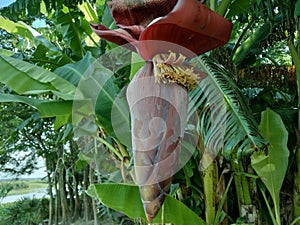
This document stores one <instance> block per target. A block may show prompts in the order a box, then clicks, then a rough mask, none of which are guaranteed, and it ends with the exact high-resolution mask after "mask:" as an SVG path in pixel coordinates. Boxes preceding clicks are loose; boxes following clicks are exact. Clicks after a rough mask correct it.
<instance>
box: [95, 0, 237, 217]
mask: <svg viewBox="0 0 300 225" xmlns="http://www.w3.org/2000/svg"><path fill="white" fill-rule="evenodd" d="M175 3H176V5H175ZM108 4H109V7H110V9H111V12H112V15H113V17H114V19H115V22H116V24H117V25H118V27H119V28H118V29H116V30H109V29H108V28H106V27H105V26H103V25H95V24H93V25H91V27H92V29H93V30H94V32H96V33H97V34H98V35H99V36H100V37H102V38H103V39H106V40H108V41H110V42H113V43H116V44H118V45H124V44H127V45H126V47H127V48H129V49H131V50H133V51H137V52H138V53H139V54H140V55H141V56H142V57H143V58H144V59H145V60H146V61H147V63H146V65H145V66H143V67H142V68H141V69H140V70H139V72H138V73H137V74H136V76H135V77H134V78H133V80H132V81H131V82H130V84H129V86H128V89H127V100H128V104H129V107H130V113H131V129H132V131H131V132H132V149H133V156H134V163H135V173H136V182H137V184H138V185H139V188H140V194H141V199H142V202H143V205H144V210H145V213H146V216H147V219H148V220H149V221H152V219H153V218H154V217H155V216H156V214H157V213H158V211H159V209H160V207H161V206H162V204H163V201H164V198H165V194H166V193H168V191H169V187H170V185H171V182H172V176H173V175H174V173H175V172H176V170H177V169H178V155H179V151H180V145H181V142H182V139H183V134H184V129H185V123H186V120H187V105H188V97H187V96H188V95H187V91H188V90H191V89H193V88H195V87H196V86H197V84H198V83H199V82H200V80H201V79H203V78H204V77H205V76H206V75H205V74H204V73H202V72H201V71H197V70H196V69H195V68H194V67H193V65H190V64H189V63H188V62H187V61H186V58H191V57H194V56H196V55H199V54H202V53H204V52H207V51H209V50H211V49H214V48H216V47H218V46H221V45H223V44H225V43H226V42H228V40H229V37H230V33H231V29H232V24H231V23H230V22H229V21H227V20H225V19H224V18H223V17H221V16H220V15H218V14H217V13H215V12H213V11H211V10H210V9H209V8H207V7H205V6H204V5H202V4H201V3H200V2H199V1H197V0H179V1H175V0H171V1H170V0H163V1H162V0H160V1H159V0H148V1H136V0H122V1H121V0H119V1H116V0H113V1H110V2H109V3H108ZM174 5H175V6H174ZM158 17H159V18H158ZM153 19H155V20H154V21H152V20H153ZM150 21H152V22H151V23H150ZM149 23H150V24H149Z"/></svg>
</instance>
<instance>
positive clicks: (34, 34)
mask: <svg viewBox="0 0 300 225" xmlns="http://www.w3.org/2000/svg"><path fill="white" fill-rule="evenodd" d="M0 27H1V28H2V29H4V30H6V31H7V32H8V33H10V34H15V35H20V36H22V37H24V38H26V39H28V40H30V41H31V42H32V43H34V44H35V45H38V44H43V45H44V46H45V47H46V48H47V49H49V50H50V52H51V53H55V54H56V55H58V54H61V51H60V50H59V49H58V48H57V47H56V46H55V45H54V44H52V43H51V42H50V41H49V40H47V39H46V38H45V37H43V36H42V35H41V34H40V33H39V32H38V31H36V30H35V29H33V28H32V27H30V26H29V25H27V24H25V23H24V22H13V21H11V20H9V19H6V18H3V17H0Z"/></svg>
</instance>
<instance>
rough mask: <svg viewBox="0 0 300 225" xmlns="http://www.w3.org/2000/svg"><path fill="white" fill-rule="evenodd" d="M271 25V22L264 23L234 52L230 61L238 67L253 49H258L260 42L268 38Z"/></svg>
mask: <svg viewBox="0 0 300 225" xmlns="http://www.w3.org/2000/svg"><path fill="white" fill-rule="evenodd" d="M272 29H273V25H272V23H271V22H269V21H266V23H265V24H264V25H262V26H261V27H260V28H258V29H257V30H256V31H255V32H254V33H253V34H252V35H251V36H250V37H248V38H247V39H246V40H245V41H244V42H243V43H242V44H241V45H240V46H239V47H238V48H237V50H236V52H235V53H234V55H233V58H232V60H233V61H234V63H235V64H236V65H237V66H239V65H240V64H241V63H242V62H243V60H244V59H245V58H246V57H247V55H248V54H249V53H250V52H251V51H252V50H253V49H255V48H257V47H258V45H259V43H260V42H261V41H262V40H265V39H266V38H268V36H269V35H270V34H271V33H272Z"/></svg>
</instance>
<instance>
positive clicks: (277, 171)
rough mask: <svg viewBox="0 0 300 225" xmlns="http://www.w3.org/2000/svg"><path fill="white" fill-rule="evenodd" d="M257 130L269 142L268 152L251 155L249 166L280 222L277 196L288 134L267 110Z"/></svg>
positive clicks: (281, 180)
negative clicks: (260, 183)
mask: <svg viewBox="0 0 300 225" xmlns="http://www.w3.org/2000/svg"><path fill="white" fill-rule="evenodd" d="M259 128H260V130H261V132H262V135H263V136H264V138H265V139H266V140H268V141H269V142H270V146H269V148H268V150H269V151H268V154H267V155H266V154H265V153H264V152H262V151H257V152H255V153H253V154H252V156H251V165H252V167H253V169H254V170H255V172H256V173H257V174H258V176H259V177H260V178H261V180H262V182H263V183H264V184H265V186H266V188H267V189H268V191H269V192H270V194H271V197H272V199H273V202H274V208H275V214H276V217H277V221H278V220H279V222H280V218H279V217H280V210H279V199H280V198H279V194H280V189H281V186H282V183H283V180H284V177H285V174H286V170H287V167H288V157H289V150H288V148H287V141H288V132H287V131H286V129H285V126H284V124H283V122H282V120H281V118H280V116H279V115H278V114H277V113H275V112H273V111H272V110H271V109H269V108H268V109H267V110H266V111H264V112H262V119H261V123H260V125H259Z"/></svg>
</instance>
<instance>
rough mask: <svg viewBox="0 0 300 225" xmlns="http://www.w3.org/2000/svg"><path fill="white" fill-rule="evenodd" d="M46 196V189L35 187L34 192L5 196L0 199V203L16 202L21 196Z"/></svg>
mask: <svg viewBox="0 0 300 225" xmlns="http://www.w3.org/2000/svg"><path fill="white" fill-rule="evenodd" d="M48 197H49V195H48V194H47V190H46V189H37V190H35V191H34V192H32V193H28V194H21V195H10V196H6V197H5V198H3V199H0V204H5V203H11V202H16V201H18V200H21V199H23V198H48Z"/></svg>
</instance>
